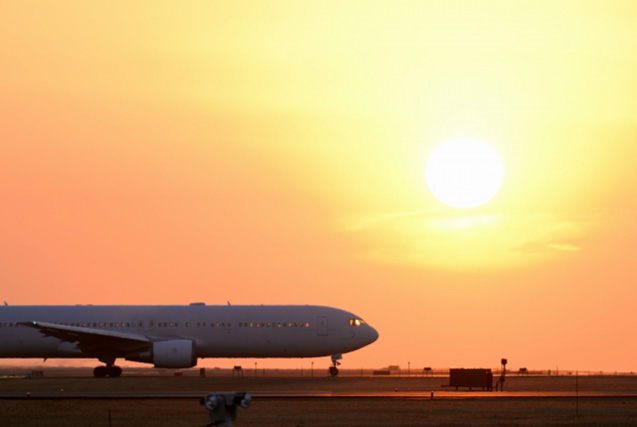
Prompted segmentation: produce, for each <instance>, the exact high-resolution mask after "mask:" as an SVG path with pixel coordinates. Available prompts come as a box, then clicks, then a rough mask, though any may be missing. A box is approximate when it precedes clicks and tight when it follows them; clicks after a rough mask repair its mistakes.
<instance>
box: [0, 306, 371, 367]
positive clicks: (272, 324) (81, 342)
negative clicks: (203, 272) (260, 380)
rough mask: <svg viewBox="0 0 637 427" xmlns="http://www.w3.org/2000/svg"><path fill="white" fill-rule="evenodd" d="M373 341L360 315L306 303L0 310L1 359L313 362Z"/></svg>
mask: <svg viewBox="0 0 637 427" xmlns="http://www.w3.org/2000/svg"><path fill="white" fill-rule="evenodd" d="M377 338H378V333H377V332H376V330H375V329H374V328H372V327H371V326H369V325H367V324H366V323H365V322H364V321H363V320H362V319H361V318H360V317H358V316H356V315H354V314H352V313H350V312H347V311H344V310H340V309H336V308H331V307H324V306H311V305H212V306H208V305H205V304H203V303H193V304H190V305H182V306H177V305H175V306H157V305H155V306H151V305H148V306H143V305H129V306H125V305H112V306H98V305H76V306H0V358H36V357H37V358H87V357H88V358H93V357H94V358H98V359H99V360H101V361H103V362H105V363H106V364H107V365H112V364H113V362H114V360H115V359H117V358H123V359H126V360H134V361H139V362H147V363H154V364H155V366H158V367H175V368H180V367H189V366H194V365H195V364H196V359H197V358H206V357H232V358H235V357H237V358H241V357H254V358H261V357H318V356H328V355H335V354H341V353H347V352H350V351H354V350H357V349H359V348H361V347H364V346H366V345H368V344H371V343H372V342H374V341H375V340H376V339H377Z"/></svg>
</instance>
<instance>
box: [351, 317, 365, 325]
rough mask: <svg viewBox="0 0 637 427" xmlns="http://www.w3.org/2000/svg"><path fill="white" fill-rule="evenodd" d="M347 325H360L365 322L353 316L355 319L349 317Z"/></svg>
mask: <svg viewBox="0 0 637 427" xmlns="http://www.w3.org/2000/svg"><path fill="white" fill-rule="evenodd" d="M349 325H350V326H360V325H367V323H365V321H364V320H363V319H359V318H355V319H349Z"/></svg>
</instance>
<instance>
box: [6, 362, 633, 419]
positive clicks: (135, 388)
mask: <svg viewBox="0 0 637 427" xmlns="http://www.w3.org/2000/svg"><path fill="white" fill-rule="evenodd" d="M182 375H183V376H169V375H167V374H165V373H164V374H158V375H149V374H144V375H135V372H132V373H130V374H129V375H126V374H125V376H123V377H121V378H117V379H110V378H103V379H95V378H92V377H91V376H90V370H79V371H78V370H73V371H68V372H66V371H51V372H49V371H46V372H45V373H44V377H42V378H27V377H23V376H22V375H17V376H15V377H10V376H8V377H4V378H1V379H0V425H2V426H70V425H89V426H131V425H133V426H135V427H141V426H158V425H170V426H203V425H205V424H207V422H208V421H207V411H206V410H205V408H204V407H203V406H201V405H200V403H199V397H203V396H205V395H206V394H207V393H208V392H221V391H250V392H251V393H252V394H253V396H254V399H253V402H252V405H251V407H250V408H247V409H243V408H241V409H240V410H239V417H238V419H237V421H235V423H234V425H235V426H238V427H240V426H420V425H423V426H425V425H442V426H466V425H472V426H500V425H501V426H527V425H548V426H631V425H637V376H634V375H628V376H614V375H608V376H579V377H577V378H575V377H574V376H557V377H556V376H553V377H550V378H549V377H546V376H528V377H526V376H525V377H522V376H520V377H516V376H513V377H508V378H507V381H506V382H505V392H503V393H502V392H481V391H480V392H473V391H472V392H468V391H463V392H455V391H449V390H450V389H448V388H444V387H443V385H445V384H446V383H447V382H448V378H447V377H444V376H441V377H421V376H419V377H415V376H411V377H406V376H401V377H397V376H387V377H373V376H356V375H344V376H340V377H338V378H329V377H326V376H323V375H321V376H318V374H316V375H315V376H314V377H310V376H307V375H305V376H304V377H300V376H299V375H296V374H295V375H286V374H285V373H278V374H277V375H275V374H274V373H272V374H270V375H269V376H265V377H262V376H250V375H247V374H245V375H243V376H242V377H240V378H239V377H237V376H235V377H234V378H233V377H232V373H231V372H230V371H225V372H221V371H220V372H211V373H208V375H207V376H206V377H205V378H200V377H199V376H198V372H196V371H187V372H184V373H183V374H182ZM431 392H433V393H434V398H433V399H431ZM27 393H28V394H29V397H26V396H27Z"/></svg>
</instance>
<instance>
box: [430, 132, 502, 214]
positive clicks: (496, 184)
mask: <svg viewBox="0 0 637 427" xmlns="http://www.w3.org/2000/svg"><path fill="white" fill-rule="evenodd" d="M425 177H426V180H427V186H428V187H429V190H430V191H431V192H432V193H433V195H434V196H435V197H436V198H437V199H438V200H440V201H441V202H442V203H444V204H446V205H449V206H452V207H455V208H463V209H468V208H474V207H476V206H480V205H483V204H485V203H486V202H488V201H489V200H491V198H492V197H493V196H495V195H496V194H497V193H498V191H499V190H500V187H501V186H502V180H503V178H504V170H503V168H502V162H501V161H500V157H499V156H498V153H496V152H495V150H494V149H493V148H491V147H489V146H488V145H486V144H485V143H483V142H481V141H478V140H475V139H468V138H466V139H456V140H452V141H449V142H446V143H444V144H442V145H440V146H439V147H437V148H436V149H435V150H434V151H433V153H431V156H430V157H429V160H428V161H427V166H426V168H425Z"/></svg>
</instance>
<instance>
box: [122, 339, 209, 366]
mask: <svg viewBox="0 0 637 427" xmlns="http://www.w3.org/2000/svg"><path fill="white" fill-rule="evenodd" d="M126 360H133V361H135V362H144V363H153V364H154V365H155V368H172V369H181V368H192V367H193V366H195V365H196V364H197V356H196V355H195V342H194V341H191V340H167V341H157V342H154V343H153V346H152V348H151V349H150V351H144V352H142V353H134V354H127V355H126Z"/></svg>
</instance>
